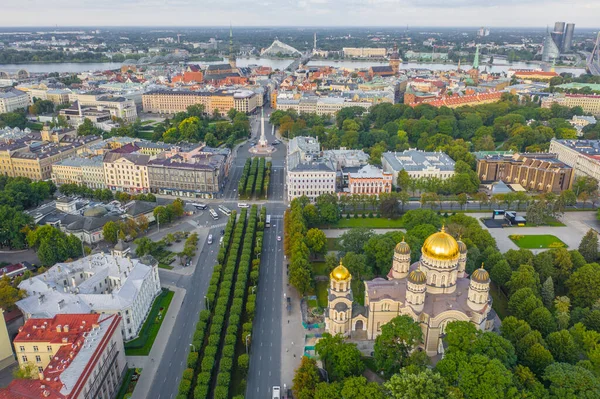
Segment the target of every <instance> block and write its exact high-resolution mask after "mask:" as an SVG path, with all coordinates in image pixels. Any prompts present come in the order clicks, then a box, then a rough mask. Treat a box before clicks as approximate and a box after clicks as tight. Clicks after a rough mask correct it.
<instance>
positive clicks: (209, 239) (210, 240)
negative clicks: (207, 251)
mask: <svg viewBox="0 0 600 399" xmlns="http://www.w3.org/2000/svg"><path fill="white" fill-rule="evenodd" d="M208 243H209V244H212V234H209V235H208Z"/></svg>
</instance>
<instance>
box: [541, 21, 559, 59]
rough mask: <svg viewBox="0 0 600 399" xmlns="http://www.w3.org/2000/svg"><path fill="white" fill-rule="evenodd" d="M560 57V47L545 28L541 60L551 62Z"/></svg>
mask: <svg viewBox="0 0 600 399" xmlns="http://www.w3.org/2000/svg"><path fill="white" fill-rule="evenodd" d="M559 57H560V49H559V47H558V46H557V45H556V42H555V41H554V39H553V38H552V35H551V34H550V32H549V31H548V29H546V36H545V37H544V44H543V48H542V61H544V62H552V60H555V59H557V58H559Z"/></svg>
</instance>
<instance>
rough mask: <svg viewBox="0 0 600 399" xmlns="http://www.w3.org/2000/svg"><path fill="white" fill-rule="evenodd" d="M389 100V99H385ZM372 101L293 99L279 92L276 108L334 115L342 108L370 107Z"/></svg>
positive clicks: (325, 98) (323, 98)
mask: <svg viewBox="0 0 600 399" xmlns="http://www.w3.org/2000/svg"><path fill="white" fill-rule="evenodd" d="M385 102H389V101H385ZM373 105H374V103H373V102H372V101H354V100H352V99H348V98H344V97H305V98H299V99H294V98H290V97H289V96H287V95H286V94H281V93H280V94H279V95H278V97H277V100H276V108H277V109H280V110H282V111H289V110H295V111H296V112H298V113H316V114H318V115H330V116H333V115H335V114H336V113H337V112H338V111H339V110H341V109H342V108H347V107H363V108H365V109H369V108H371V106H373Z"/></svg>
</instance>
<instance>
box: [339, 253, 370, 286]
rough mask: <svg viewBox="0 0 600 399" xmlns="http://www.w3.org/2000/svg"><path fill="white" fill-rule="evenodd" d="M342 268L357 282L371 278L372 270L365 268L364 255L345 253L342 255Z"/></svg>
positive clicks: (365, 260) (365, 258)
mask: <svg viewBox="0 0 600 399" xmlns="http://www.w3.org/2000/svg"><path fill="white" fill-rule="evenodd" d="M344 266H345V267H346V269H348V271H349V272H350V274H351V275H352V276H353V278H355V279H357V280H359V281H362V279H367V278H370V277H372V276H373V270H372V269H370V268H369V267H368V266H367V257H366V256H365V255H364V254H356V253H354V252H348V253H346V255H344Z"/></svg>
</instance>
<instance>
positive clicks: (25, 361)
mask: <svg viewBox="0 0 600 399" xmlns="http://www.w3.org/2000/svg"><path fill="white" fill-rule="evenodd" d="M21 360H23V362H24V363H27V356H25V355H23V356H21Z"/></svg>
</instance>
